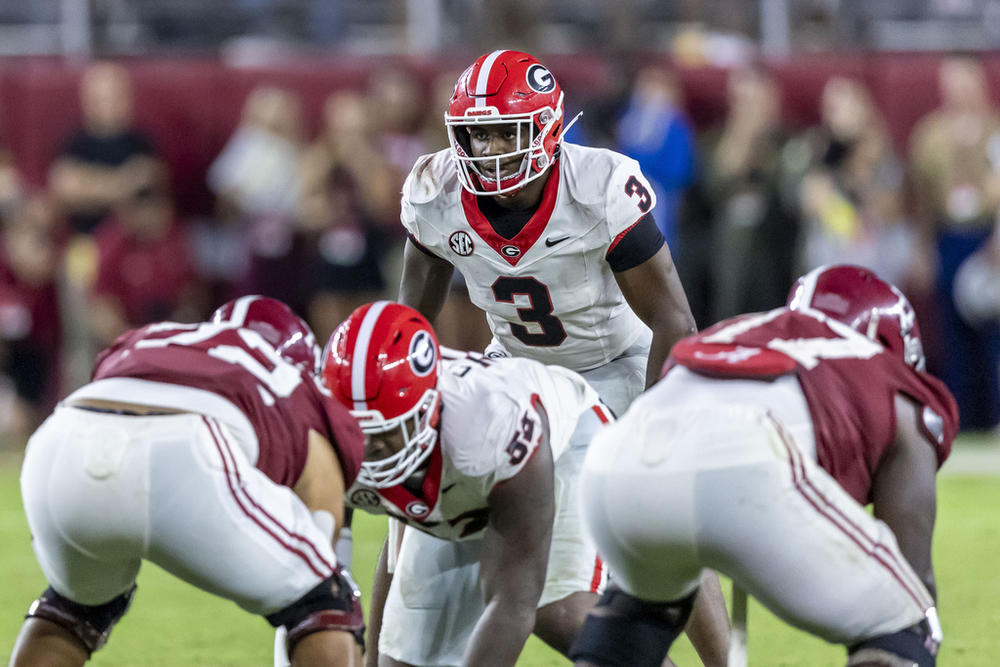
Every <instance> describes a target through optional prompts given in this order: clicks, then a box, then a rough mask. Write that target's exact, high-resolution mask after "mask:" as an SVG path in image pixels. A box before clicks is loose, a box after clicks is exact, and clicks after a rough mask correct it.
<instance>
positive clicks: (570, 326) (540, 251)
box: [402, 142, 656, 412]
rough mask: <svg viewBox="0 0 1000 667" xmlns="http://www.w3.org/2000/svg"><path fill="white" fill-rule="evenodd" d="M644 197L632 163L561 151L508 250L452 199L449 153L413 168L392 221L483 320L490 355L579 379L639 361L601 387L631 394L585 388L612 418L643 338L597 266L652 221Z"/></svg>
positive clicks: (645, 331) (606, 269)
mask: <svg viewBox="0 0 1000 667" xmlns="http://www.w3.org/2000/svg"><path fill="white" fill-rule="evenodd" d="M652 192H653V191H652V188H651V187H650V186H649V183H648V181H646V179H645V177H644V176H643V175H642V172H641V171H640V170H639V165H638V163H637V162H636V161H635V160H632V159H631V158H628V157H626V156H624V155H621V154H619V153H615V152H613V151H609V150H605V149H600V148H589V147H586V146H579V145H576V144H570V143H566V142H563V143H562V148H561V152H560V155H559V158H558V160H557V161H556V164H555V166H554V167H553V168H552V174H551V176H550V177H549V180H548V181H547V182H546V185H545V189H544V192H543V195H542V201H541V204H540V205H539V207H538V210H537V211H536V212H535V214H534V215H533V216H532V218H531V219H530V220H529V221H528V223H527V224H526V225H525V226H524V228H523V229H522V230H521V231H520V232H519V233H517V234H516V235H515V236H514V237H513V238H512V239H509V240H508V239H504V238H503V237H501V236H500V235H498V234H497V233H496V232H495V231H494V229H493V227H492V226H491V225H490V223H489V221H488V220H487V219H486V217H485V216H484V215H483V214H482V212H481V211H480V209H479V207H478V206H477V203H476V197H475V196H474V195H472V194H470V193H469V192H467V191H466V190H464V189H463V188H462V186H461V184H460V182H459V179H458V175H457V173H456V170H455V165H454V162H453V161H452V156H451V150H450V149H449V150H443V151H440V152H437V153H433V154H431V155H425V156H423V157H422V158H420V159H419V160H418V161H417V163H416V164H415V165H414V167H413V170H412V171H411V172H410V175H409V177H408V178H407V180H406V183H405V185H404V186H403V198H402V221H403V225H404V226H405V227H406V230H407V233H408V234H409V235H410V238H411V239H412V240H413V241H414V242H415V243H416V244H418V245H419V246H420V247H422V248H423V249H424V250H425V251H426V252H429V253H431V254H432V255H435V256H437V257H439V258H441V259H444V260H445V261H447V262H449V263H450V264H452V265H453V266H454V267H455V268H456V269H458V271H459V272H460V273H461V274H462V276H463V277H464V278H465V282H466V285H467V287H468V290H469V298H470V299H471V301H472V302H473V303H474V304H475V305H476V306H478V307H479V308H481V309H482V310H483V311H485V312H486V319H487V321H488V322H489V325H490V330H491V331H492V332H493V337H494V340H493V345H491V347H490V350H491V351H503V352H505V353H506V354H508V355H510V356H515V357H528V358H531V359H536V360H538V361H541V362H542V363H545V364H558V365H560V366H565V367H567V368H570V369H572V370H575V371H578V372H581V373H582V372H584V371H588V370H591V369H595V368H598V367H601V366H603V365H605V364H608V363H609V362H611V361H612V360H615V359H618V358H620V357H622V356H623V355H625V354H628V355H629V356H636V357H638V358H639V360H640V361H641V364H642V367H641V368H639V369H638V372H637V373H636V371H635V369H627V370H624V371H623V376H622V377H620V378H618V381H617V382H612V383H611V384H612V388H613V385H614V384H619V385H620V384H622V383H623V382H626V383H628V386H629V388H630V391H632V390H634V391H632V393H630V394H628V395H627V396H625V397H624V398H623V400H621V401H619V400H616V397H615V396H613V395H611V394H610V391H611V389H609V391H608V392H606V391H605V390H604V389H603V388H602V387H600V386H597V384H596V383H593V382H592V384H594V386H595V388H596V389H597V390H598V392H599V393H600V394H601V397H602V398H603V399H604V401H605V402H606V403H608V405H609V406H610V407H611V408H612V409H613V410H615V411H616V412H617V411H624V408H625V407H626V406H627V404H628V401H630V400H631V399H632V398H634V396H635V395H637V394H638V393H639V392H641V391H642V388H643V383H644V377H645V367H644V363H645V358H646V354H647V353H648V347H649V341H650V339H651V335H652V334H651V332H650V330H649V328H648V327H646V325H645V324H643V322H642V321H641V320H640V319H639V317H638V316H637V315H636V314H635V313H634V312H633V311H632V309H631V308H630V307H629V305H628V303H627V302H626V301H625V297H624V296H623V295H622V293H621V290H620V289H619V287H618V284H617V282H616V281H615V277H614V273H613V271H612V268H611V266H610V264H609V263H608V260H607V257H608V253H610V252H611V251H612V250H613V249H614V248H615V246H616V245H617V243H618V242H619V241H620V240H621V238H622V237H623V236H624V235H625V234H626V232H628V231H629V230H630V229H631V228H632V227H633V226H634V225H635V224H636V223H637V222H638V221H639V220H640V219H641V218H642V217H643V216H644V215H646V214H647V213H649V212H650V211H652V209H653V207H654V206H655V203H656V202H655V198H654V195H653V194H652ZM635 346H638V350H634V349H633V348H634V347H635ZM636 378H638V379H636ZM587 379H588V381H590V380H591V378H590V377H589V376H587Z"/></svg>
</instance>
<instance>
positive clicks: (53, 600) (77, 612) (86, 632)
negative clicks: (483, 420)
mask: <svg viewBox="0 0 1000 667" xmlns="http://www.w3.org/2000/svg"><path fill="white" fill-rule="evenodd" d="M133 597H135V586H134V585H133V586H132V588H130V589H129V590H127V591H125V592H124V593H122V594H121V595H119V596H117V597H115V598H114V599H112V600H111V601H110V602H105V603H104V604H102V605H97V606H89V605H83V604H78V603H76V602H73V601H72V600H70V599H69V598H67V597H64V596H62V595H60V594H59V593H57V592H56V591H55V590H53V589H52V588H51V587H49V588H46V589H45V592H43V593H42V595H41V597H39V598H38V599H37V600H35V601H34V602H32V603H31V606H30V607H28V613H27V614H25V616H24V617H25V618H43V619H45V620H46V621H50V622H52V623H55V624H56V625H58V626H61V627H62V628H63V629H65V630H68V631H69V632H70V633H72V634H73V636H75V637H76V638H77V639H78V640H79V641H80V643H81V644H82V645H83V647H84V648H85V649H86V650H87V654H88V655H90V654H93V652H94V651H96V650H98V649H99V648H101V647H102V646H104V645H105V644H106V643H107V642H108V637H109V636H110V635H111V629H112V628H113V627H115V624H116V623H117V622H118V621H119V620H120V619H121V617H122V616H124V615H125V612H126V611H128V608H129V605H131V604H132V598H133Z"/></svg>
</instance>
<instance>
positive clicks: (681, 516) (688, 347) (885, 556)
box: [572, 265, 958, 667]
mask: <svg viewBox="0 0 1000 667" xmlns="http://www.w3.org/2000/svg"><path fill="white" fill-rule="evenodd" d="M957 425H958V410H957V408H956V407H955V400H954V399H953V398H952V396H951V394H950V393H949V392H948V390H947V388H946V387H945V386H944V384H943V383H942V382H940V381H939V380H937V379H936V378H934V377H932V376H930V375H928V374H927V373H926V372H924V371H923V351H922V349H921V343H920V336H919V332H918V330H917V328H916V321H915V318H914V313H913V309H912V308H911V307H910V304H909V302H908V301H907V300H906V298H905V297H904V296H903V295H902V293H901V292H899V290H897V289H896V288H895V287H892V286H891V285H889V284H888V283H886V282H884V281H882V280H880V279H879V278H878V277H876V276H875V275H874V274H873V273H872V272H871V271H868V270H867V269H863V268H860V267H856V266H844V265H841V266H833V267H822V268H820V269H817V270H815V271H813V272H811V273H809V274H807V275H806V276H804V277H803V278H801V279H800V280H799V282H798V283H797V284H796V286H795V287H794V288H793V290H792V293H791V295H790V298H789V302H788V306H787V307H785V308H778V309H775V310H772V311H770V312H767V313H754V314H750V315H743V316H740V317H736V318H733V319H730V320H724V321H723V322H720V323H719V324H716V325H715V326H713V327H711V328H709V329H707V330H706V331H704V332H702V333H701V334H700V335H697V336H693V337H691V338H687V339H684V340H682V341H680V342H679V343H677V345H675V346H674V349H673V351H672V353H671V367H670V369H669V370H668V371H667V373H666V374H665V375H664V377H663V379H662V380H661V381H660V382H659V383H658V384H657V385H656V386H655V387H653V388H652V389H650V390H649V391H647V392H646V393H645V394H643V395H642V396H641V397H639V398H638V399H637V400H636V401H635V402H634V403H633V404H632V407H631V408H629V410H628V412H626V413H625V415H623V416H622V418H621V419H620V420H619V421H617V422H615V423H614V424H612V425H609V426H608V427H607V428H605V429H602V431H601V432H600V433H599V434H598V435H597V437H595V438H594V441H593V442H592V443H591V446H590V450H589V452H588V454H587V457H586V462H585V464H584V471H583V477H582V480H581V487H582V488H584V489H586V492H585V493H584V494H583V495H581V500H582V502H583V514H584V517H585V520H586V523H587V526H588V528H589V529H590V531H591V532H592V534H593V538H594V540H595V541H596V542H597V544H598V547H599V549H600V552H601V555H602V556H604V557H605V558H606V559H607V562H608V566H609V567H610V568H612V572H614V575H615V579H614V580H613V581H614V583H613V584H612V585H611V586H609V590H608V592H606V593H605V595H604V597H602V599H601V602H600V603H599V605H598V607H597V608H596V609H595V612H594V613H593V614H592V615H591V616H590V617H589V618H588V619H587V622H586V625H585V626H584V629H583V631H582V632H581V633H580V636H579V638H578V639H577V642H576V644H574V646H573V650H572V654H573V657H574V659H575V660H576V665H577V666H578V667H594V666H595V665H597V666H599V667H649V666H655V665H658V664H659V660H660V659H661V657H662V655H663V654H665V653H666V651H667V649H668V648H669V646H670V643H671V642H672V641H673V639H674V638H675V637H676V636H677V633H678V632H679V631H680V629H681V627H683V623H684V619H685V618H686V615H687V614H688V613H689V612H690V608H691V607H690V605H691V598H692V597H693V595H694V591H695V590H696V589H697V587H698V577H699V572H700V571H701V568H703V567H712V568H715V569H716V570H718V571H719V572H722V573H725V574H727V575H729V576H730V577H731V578H732V579H733V581H734V582H735V583H736V584H738V585H739V586H740V587H741V588H742V589H743V590H745V591H747V592H748V593H750V594H752V595H753V596H754V597H756V598H757V599H758V600H760V602H761V603H763V604H764V605H765V606H767V607H768V608H769V609H771V611H773V612H774V613H775V614H776V615H778V616H779V617H781V618H783V619H785V620H786V621H788V622H789V623H792V624H793V625H795V626H796V627H798V628H801V629H803V630H806V631H809V632H811V633H813V634H815V635H817V636H819V637H822V638H823V639H826V640H827V641H829V642H834V643H839V644H843V645H845V646H846V647H847V649H848V656H847V664H848V665H849V666H850V667H862V666H864V667H916V666H918V665H919V667H932V666H933V665H934V664H935V659H936V658H935V656H936V654H937V649H938V645H939V644H940V641H941V628H940V625H939V623H938V620H937V614H936V611H935V606H934V599H935V584H934V569H933V567H932V565H931V541H932V533H933V530H934V516H935V503H936V493H935V474H936V472H937V469H938V467H939V466H940V465H941V464H942V463H943V462H944V460H945V459H946V458H947V456H948V454H949V452H950V451H951V445H952V441H953V439H954V437H955V432H956V430H957ZM868 503H871V504H872V510H873V514H874V516H872V514H869V513H868V512H867V511H865V508H864V505H865V504H868ZM744 664H745V663H744ZM803 664H805V663H803Z"/></svg>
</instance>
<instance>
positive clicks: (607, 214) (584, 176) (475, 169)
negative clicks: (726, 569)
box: [399, 50, 728, 663]
mask: <svg viewBox="0 0 1000 667" xmlns="http://www.w3.org/2000/svg"><path fill="white" fill-rule="evenodd" d="M574 120H575V119H574ZM445 124H446V125H447V127H448V134H449V139H450V143H451V146H450V147H449V148H447V149H444V150H441V151H439V152H437V153H433V154H430V155H425V156H423V157H421V158H420V159H418V160H417V163H416V164H415V165H414V167H413V170H412V171H411V172H410V175H409V177H408V178H407V180H406V183H405V184H404V186H403V196H402V221H403V225H404V226H405V227H406V230H407V234H408V241H407V243H406V247H405V250H404V264H403V273H402V277H401V280H400V289H399V300H400V302H402V303H404V304H406V305H409V306H412V307H414V308H416V309H417V310H419V311H420V312H421V313H423V314H424V315H425V316H426V317H427V318H428V319H429V320H430V321H431V322H433V321H434V320H435V318H436V317H437V315H438V314H439V313H440V311H441V308H442V305H443V303H444V300H445V298H446V296H447V293H448V288H449V281H450V278H451V275H452V272H453V271H454V269H456V268H457V269H458V270H459V272H460V273H461V274H462V276H463V277H464V278H465V281H466V285H467V287H468V290H469V297H470V299H471V300H472V302H473V303H474V304H475V305H477V306H478V307H479V308H481V309H482V310H484V311H485V312H486V319H487V321H488V322H489V325H490V329H491V331H492V333H493V341H492V343H491V344H490V346H489V347H488V348H487V350H486V355H487V356H489V357H492V356H515V357H528V358H531V359H536V360H538V361H541V362H543V363H546V364H558V365H561V366H565V367H567V368H570V369H572V370H575V371H577V372H579V373H580V374H581V375H583V377H584V378H585V379H586V380H587V382H588V383H590V385H591V386H592V387H594V389H596V390H597V392H598V394H600V396H601V399H602V400H603V401H604V402H605V403H606V404H607V405H608V406H609V407H610V408H611V409H612V411H613V412H614V413H615V414H622V413H623V412H624V411H625V409H626V408H627V407H628V405H629V404H630V403H631V402H632V400H633V399H634V398H635V397H636V396H637V395H638V394H639V393H641V392H642V390H643V389H644V388H645V387H647V386H650V385H651V384H652V383H653V382H654V381H655V379H656V378H657V377H658V375H659V371H660V368H661V367H662V365H663V362H664V361H665V360H666V358H667V355H668V353H669V351H670V348H671V346H672V345H673V344H674V342H676V341H677V340H679V339H680V338H682V337H684V336H686V335H689V334H692V333H694V332H695V322H694V318H693V316H692V315H691V310H690V307H689V306H688V302H687V297H686V296H685V294H684V290H683V288H682V286H681V283H680V280H679V278H678V276H677V271H676V269H675V267H674V264H673V260H672V259H671V256H670V250H669V248H668V247H667V246H666V244H665V243H664V240H663V237H662V235H661V234H660V231H659V229H658V228H657V226H656V223H655V221H654V219H653V208H654V206H655V204H656V201H655V196H654V194H653V190H652V188H651V187H650V185H649V183H648V181H647V180H646V178H645V177H644V176H643V174H642V172H641V171H640V169H639V165H638V163H637V162H636V161H635V160H632V159H631V158H628V157H626V156H624V155H621V154H619V153H616V152H613V151H610V150H605V149H600V148H590V147H586V146H580V145H576V144H570V143H567V142H564V141H563V140H562V137H563V135H564V133H565V130H566V129H567V128H568V125H566V124H565V123H564V111H563V92H562V89H561V88H560V86H559V84H558V83H557V81H556V80H555V77H554V76H553V75H552V73H551V72H550V71H549V70H548V69H547V68H546V67H545V66H544V65H543V64H542V63H540V62H539V61H538V60H537V59H535V58H534V57H532V56H531V55H529V54H526V53H521V52H518V51H508V50H499V51H493V52H491V53H487V54H484V55H482V56H480V57H479V58H478V59H477V60H476V61H475V63H473V64H472V66H470V67H469V68H468V69H467V70H465V72H464V73H463V74H462V75H461V76H460V77H459V79H458V82H457V84H456V86H455V90H454V93H453V95H452V98H451V101H450V104H449V106H448V111H447V113H446V114H445ZM570 124H571V123H570ZM711 579H712V578H711V577H709V578H708V580H706V582H705V585H704V586H703V587H702V595H701V596H700V597H705V598H708V600H706V602H710V603H711V604H710V605H709V606H708V608H705V607H704V606H703V605H704V603H701V602H699V604H698V605H697V607H696V611H695V615H694V618H695V623H694V629H696V631H697V630H699V629H704V630H705V632H706V634H707V635H709V637H706V638H705V640H704V641H696V645H698V646H699V653H700V654H701V656H702V658H703V659H705V660H706V662H710V663H711V662H714V660H712V659H711V654H710V653H706V651H704V650H702V648H706V647H707V644H708V643H711V641H712V640H711V639H710V637H712V636H714V637H716V638H717V639H718V642H716V643H717V644H721V643H725V636H726V634H727V632H728V631H727V629H726V624H727V622H726V621H725V619H724V618H723V616H722V611H723V604H722V596H721V592H720V591H719V589H718V582H717V581H714V580H711Z"/></svg>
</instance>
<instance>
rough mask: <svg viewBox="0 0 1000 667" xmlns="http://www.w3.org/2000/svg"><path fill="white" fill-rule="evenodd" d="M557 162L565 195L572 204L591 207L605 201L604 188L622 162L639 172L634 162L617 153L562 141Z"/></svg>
mask: <svg viewBox="0 0 1000 667" xmlns="http://www.w3.org/2000/svg"><path fill="white" fill-rule="evenodd" d="M561 161H562V162H563V166H562V171H561V172H560V174H559V177H560V178H561V179H562V182H563V184H564V186H565V187H566V190H567V192H568V193H569V194H570V195H571V196H572V198H573V199H574V200H575V201H578V202H580V203H581V204H587V205H591V206H593V205H601V204H603V203H604V202H605V201H606V200H607V197H608V186H609V184H610V181H611V179H612V177H613V176H614V175H615V173H616V172H617V171H618V170H619V169H620V166H621V164H622V162H631V163H633V164H634V165H635V168H636V170H638V168H639V164H638V163H637V162H636V161H635V160H633V159H632V158H629V157H627V156H625V155H622V154H621V153H616V152H615V151H612V150H608V149H606V148H593V147H591V146H581V145H579V144H571V143H569V142H566V141H564V142H563V143H562V152H561Z"/></svg>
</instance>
